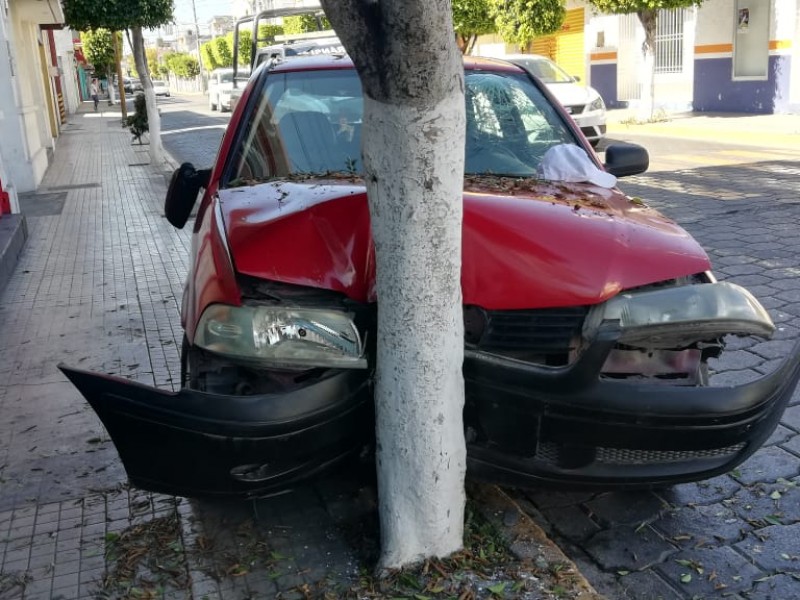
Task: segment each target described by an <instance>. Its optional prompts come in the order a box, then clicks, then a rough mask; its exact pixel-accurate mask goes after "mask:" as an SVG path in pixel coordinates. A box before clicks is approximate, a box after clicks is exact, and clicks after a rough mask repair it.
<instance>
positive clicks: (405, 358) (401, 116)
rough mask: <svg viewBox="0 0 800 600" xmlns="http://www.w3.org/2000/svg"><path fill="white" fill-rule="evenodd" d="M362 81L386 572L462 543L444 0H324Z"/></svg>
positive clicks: (457, 271) (453, 186) (456, 171)
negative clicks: (372, 249) (373, 262)
mask: <svg viewBox="0 0 800 600" xmlns="http://www.w3.org/2000/svg"><path fill="white" fill-rule="evenodd" d="M323 7H324V8H325V10H326V14H327V16H328V18H329V19H330V21H331V23H332V24H333V26H334V28H335V29H336V31H337V33H339V37H340V38H341V39H342V42H343V44H344V45H345V47H346V48H347V50H348V52H349V54H350V56H351V57H352V59H353V62H354V64H355V65H356V68H357V70H358V72H359V75H360V77H361V81H362V84H363V86H364V126H363V130H362V140H363V147H362V152H363V158H364V170H365V180H366V182H367V193H368V196H369V204H370V216H371V222H372V235H373V239H374V241H375V254H376V263H377V281H376V285H377V296H378V340H377V344H378V352H377V375H376V390H375V408H376V434H377V448H376V453H377V468H378V494H379V507H380V524H381V546H382V553H381V560H380V566H381V567H383V568H392V567H400V566H403V565H407V564H410V563H414V562H417V561H419V560H421V559H423V558H425V557H428V556H446V555H448V554H451V553H452V552H454V551H456V550H458V549H460V548H461V547H462V544H463V526H464V504H465V495H464V477H465V473H466V447H465V442H464V428H463V406H464V381H463V376H462V371H461V369H462V363H463V353H464V334H463V328H464V325H463V316H462V314H463V313H462V300H461V281H460V278H461V222H462V214H463V195H462V192H463V178H464V135H465V125H464V119H465V117H464V80H463V66H462V61H461V54H460V53H459V51H458V48H457V46H456V43H455V39H454V35H453V26H452V16H451V8H450V3H449V2H430V0H382V1H381V2H375V1H374V0H323Z"/></svg>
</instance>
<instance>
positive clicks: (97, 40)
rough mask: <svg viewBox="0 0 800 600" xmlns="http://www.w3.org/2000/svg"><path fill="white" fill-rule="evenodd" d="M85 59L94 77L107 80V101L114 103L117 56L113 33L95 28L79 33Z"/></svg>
mask: <svg viewBox="0 0 800 600" xmlns="http://www.w3.org/2000/svg"><path fill="white" fill-rule="evenodd" d="M81 42H82V43H83V50H84V53H85V55H86V60H88V61H89V63H90V64H91V65H92V67H94V74H95V77H98V78H99V79H105V80H106V81H107V82H108V103H109V104H110V105H111V104H114V102H115V94H114V86H113V81H114V72H115V71H116V63H117V57H116V53H115V52H114V35H113V34H112V33H111V32H110V31H109V30H108V29H103V28H99V29H95V30H93V31H92V30H90V31H84V32H82V33H81Z"/></svg>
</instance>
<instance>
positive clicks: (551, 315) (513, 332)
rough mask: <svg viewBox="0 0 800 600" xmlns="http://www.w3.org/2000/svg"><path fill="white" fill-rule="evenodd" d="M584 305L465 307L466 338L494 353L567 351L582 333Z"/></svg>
mask: <svg viewBox="0 0 800 600" xmlns="http://www.w3.org/2000/svg"><path fill="white" fill-rule="evenodd" d="M587 311H588V309H587V308H586V307H583V306H579V307H567V308H545V309H536V310H508V311H483V310H481V309H478V308H475V307H471V308H470V307H467V308H465V310H464V325H465V334H466V341H467V342H468V343H472V344H475V345H476V346H478V348H479V349H481V350H487V351H491V352H501V353H502V352H504V351H505V352H516V351H523V352H526V353H528V354H544V355H546V354H554V353H555V354H566V353H568V352H569V350H570V348H571V346H572V345H573V344H574V342H575V340H576V339H577V338H578V337H579V336H580V332H581V328H582V326H583V320H584V319H585V318H586V313H587Z"/></svg>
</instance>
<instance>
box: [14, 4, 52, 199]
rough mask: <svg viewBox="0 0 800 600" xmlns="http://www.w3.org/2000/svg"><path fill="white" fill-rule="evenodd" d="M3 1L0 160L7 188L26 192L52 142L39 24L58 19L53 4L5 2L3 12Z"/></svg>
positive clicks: (36, 182)
mask: <svg viewBox="0 0 800 600" xmlns="http://www.w3.org/2000/svg"><path fill="white" fill-rule="evenodd" d="M6 2H9V0H0V7H1V8H0V81H2V82H3V84H4V89H5V90H6V93H4V94H0V113H2V118H0V140H2V142H3V143H2V144H0V156H1V157H2V161H3V165H4V168H5V171H6V173H7V174H8V177H9V182H10V185H12V186H13V187H14V188H15V191H16V192H28V191H33V190H35V189H36V187H37V186H38V185H39V183H40V182H41V180H42V177H44V173H45V171H46V170H47V166H48V162H49V151H50V150H51V149H52V147H53V144H54V140H53V135H54V134H53V132H51V130H50V123H49V119H48V105H47V103H46V99H45V95H44V94H45V93H50V90H49V88H45V80H44V77H43V72H42V64H41V60H40V50H39V47H40V40H42V39H43V40H44V42H45V43H46V41H47V40H46V34H45V35H44V38H42V37H40V36H41V35H42V34H41V32H40V30H39V23H58V22H59V21H60V20H63V18H64V17H63V13H62V12H61V7H60V5H59V4H58V2H57V1H56V0H10V2H9V4H8V5H7V7H8V10H7V11H6V5H5V3H6ZM47 83H48V86H49V85H50V82H49V81H48V82H47ZM12 178H13V179H12ZM3 185H4V187H5V181H4V182H3Z"/></svg>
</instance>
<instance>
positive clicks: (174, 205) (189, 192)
mask: <svg viewBox="0 0 800 600" xmlns="http://www.w3.org/2000/svg"><path fill="white" fill-rule="evenodd" d="M210 177H211V169H203V170H201V171H197V170H196V169H195V168H194V165H193V164H192V163H183V164H182V165H181V166H180V167H178V168H177V169H175V172H174V173H173V174H172V179H171V180H170V182H169V188H168V189H167V198H166V200H165V201H164V216H166V217H167V221H169V222H170V224H171V225H173V226H174V227H176V228H178V229H183V226H184V225H186V221H188V220H189V215H191V214H192V208H194V203H195V202H196V201H197V194H198V193H199V192H200V188H204V187H207V186H208V180H209V178H210Z"/></svg>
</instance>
